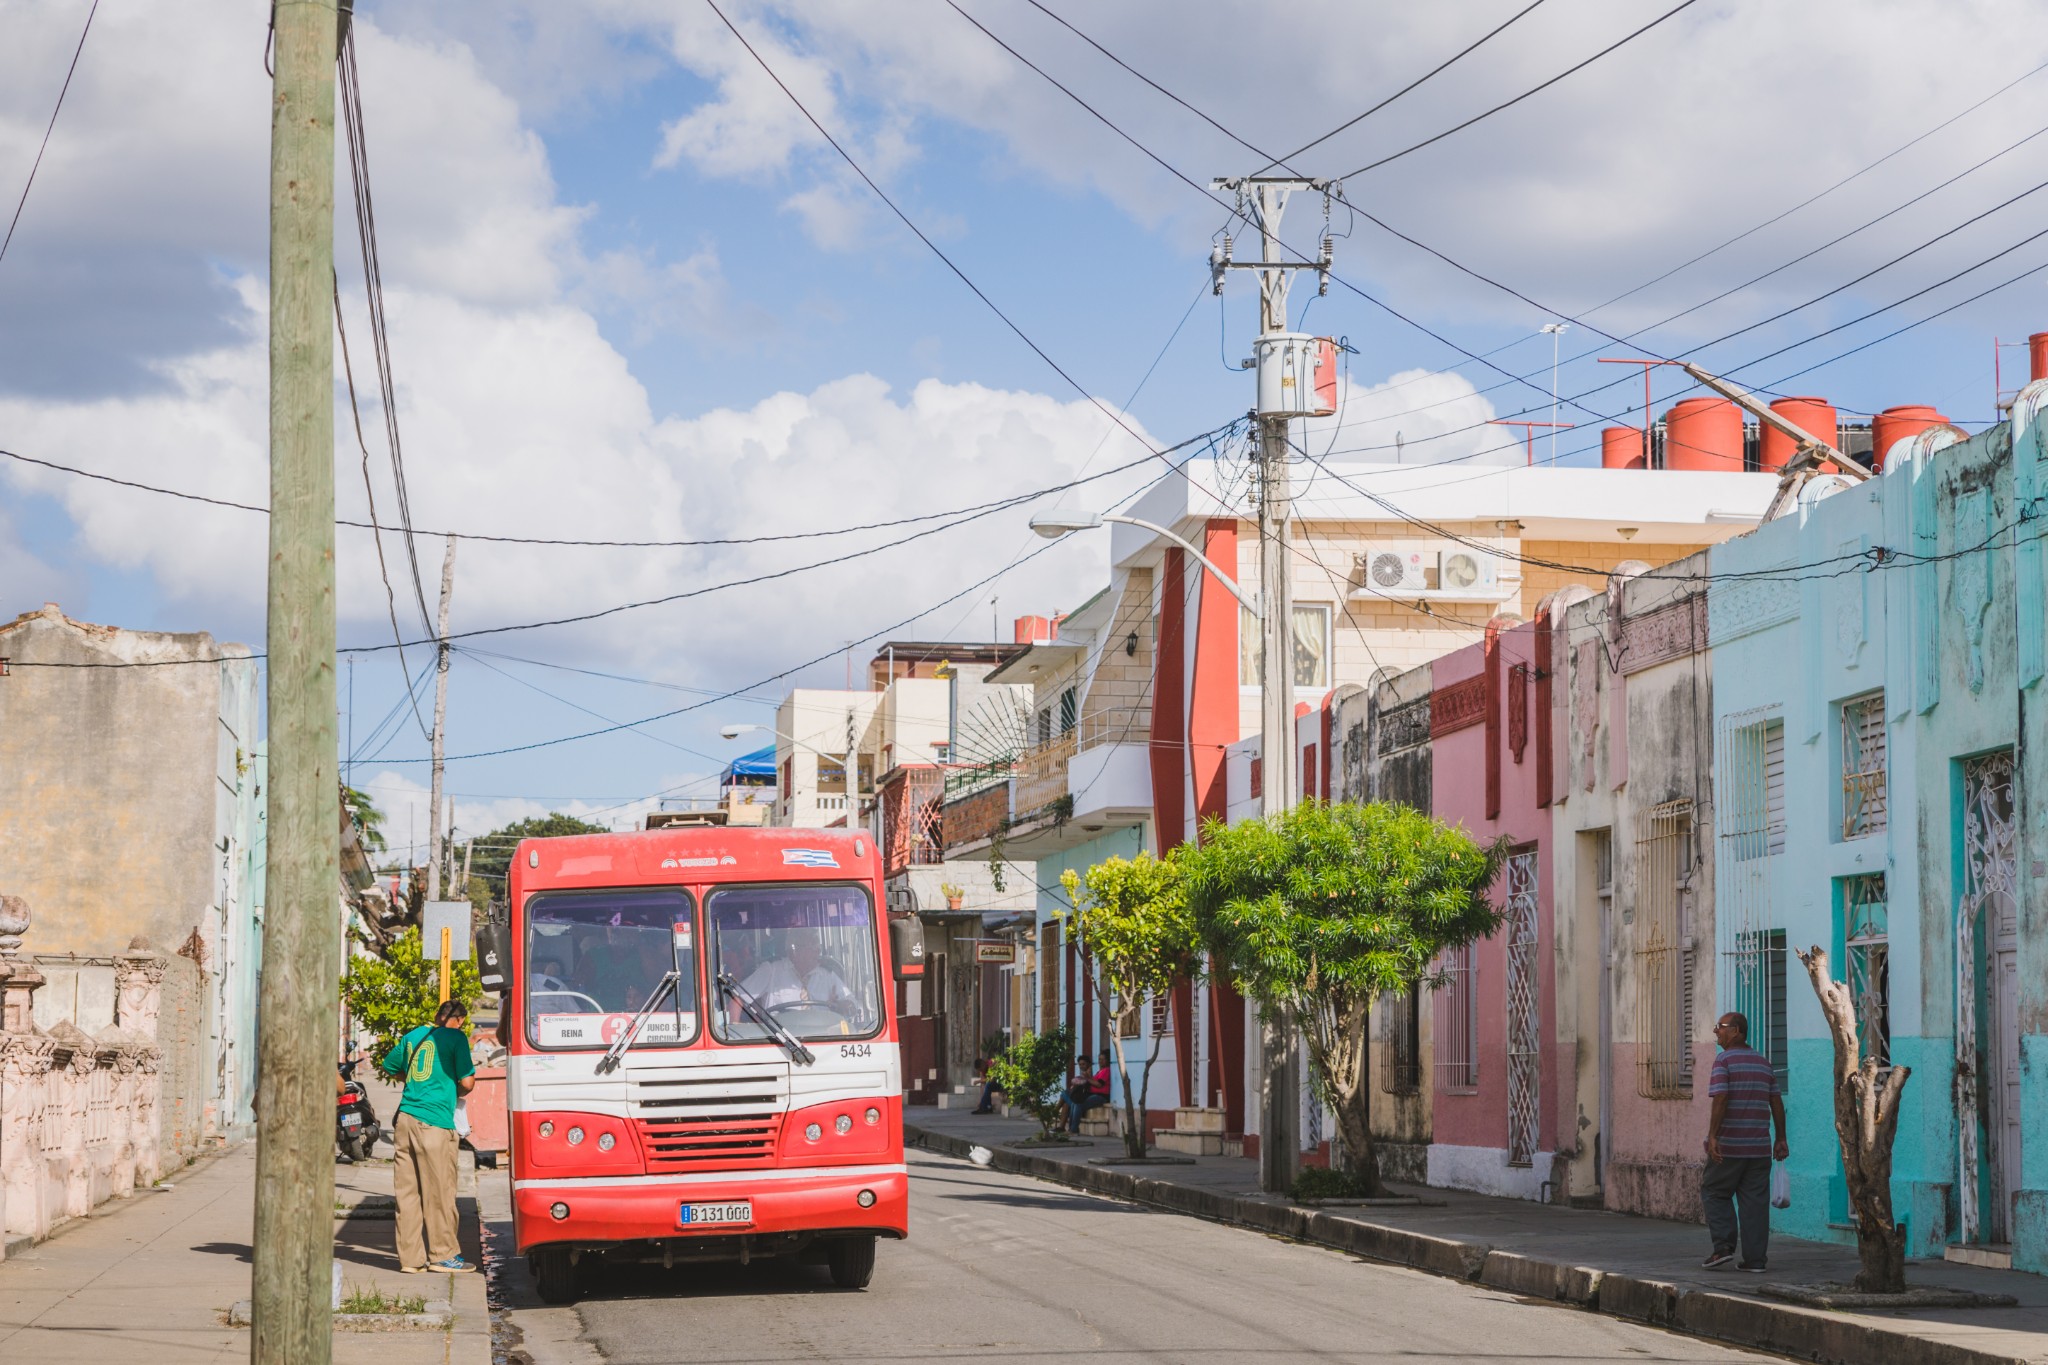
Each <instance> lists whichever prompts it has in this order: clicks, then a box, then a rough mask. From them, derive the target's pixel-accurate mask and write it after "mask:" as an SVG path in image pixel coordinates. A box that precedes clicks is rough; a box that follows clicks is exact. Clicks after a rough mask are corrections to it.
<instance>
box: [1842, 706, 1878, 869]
mask: <svg viewBox="0 0 2048 1365" xmlns="http://www.w3.org/2000/svg"><path fill="white" fill-rule="evenodd" d="M1884 774H1885V720H1884V693H1882V692H1872V693H1870V694H1868V695H1866V696H1861V697H1857V698H1856V699H1855V700H1853V701H1847V702H1844V703H1843V704H1842V837H1843V838H1844V839H1860V838H1862V837H1863V836H1864V835H1866V834H1878V833H1881V832H1882V831H1883V830H1884V827H1885V784H1884Z"/></svg>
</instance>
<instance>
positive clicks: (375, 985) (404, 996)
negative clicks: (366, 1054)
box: [341, 929, 484, 1058]
mask: <svg viewBox="0 0 2048 1365" xmlns="http://www.w3.org/2000/svg"><path fill="white" fill-rule="evenodd" d="M448 989H449V992H450V994H451V995H452V997H453V998H455V999H457V1000H460V1001H463V1002H464V1003H465V1004H467V1005H469V1006H470V1008H472V1009H474V1008H475V1007H476V1005H477V1002H478V1001H480V1000H482V999H483V993H484V992H483V985H482V983H481V982H480V981H478V980H477V974H476V963H474V962H457V963H455V964H453V967H452V969H451V972H450V977H449V987H448ZM341 998H342V1001H343V1003H344V1004H346V1005H347V1006H348V1008H349V1013H350V1014H352V1015H353V1016H354V1017H355V1021H356V1024H357V1026H358V1027H360V1028H366V1029H368V1030H370V1032H371V1033H373V1034H374V1035H376V1039H377V1045H376V1048H375V1049H374V1050H373V1052H372V1053H371V1055H372V1056H373V1057H378V1058H381V1057H383V1055H384V1054H385V1053H386V1052H389V1051H390V1050H391V1048H392V1047H393V1045H395V1044H396V1043H397V1042H398V1040H399V1039H400V1038H403V1037H404V1036H405V1035H406V1033H407V1032H408V1031H409V1030H412V1029H415V1028H418V1027H419V1026H420V1025H421V1024H431V1023H433V1022H434V1011H435V1010H436V1009H439V1008H440V1005H441V964H440V963H438V962H430V961H428V960H427V959H426V957H425V956H424V955H423V954H422V953H421V950H420V931H419V930H418V929H408V930H406V931H405V932H404V933H402V934H400V935H399V936H398V937H397V938H395V939H393V940H392V941H391V946H390V947H389V948H387V949H386V950H385V952H384V956H383V957H382V958H381V959H380V958H374V957H358V958H351V959H350V960H349V973H348V975H347V976H345V977H343V978H342V980H341Z"/></svg>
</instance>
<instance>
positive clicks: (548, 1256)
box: [533, 1247, 578, 1303]
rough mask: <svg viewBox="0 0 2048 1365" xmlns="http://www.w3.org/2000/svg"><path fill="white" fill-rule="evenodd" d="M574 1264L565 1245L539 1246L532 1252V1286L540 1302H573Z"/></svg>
mask: <svg viewBox="0 0 2048 1365" xmlns="http://www.w3.org/2000/svg"><path fill="white" fill-rule="evenodd" d="M577 1279H578V1276H577V1274H576V1265H575V1263H574V1262H573V1261H572V1260H570V1256H569V1248H567V1247H539V1248H536V1249H535V1250H534V1252H533V1287H534V1289H535V1291H536V1292H537V1293H539V1295H540V1298H541V1302H542V1303H574V1302H576V1291H577V1287H578V1286H577Z"/></svg>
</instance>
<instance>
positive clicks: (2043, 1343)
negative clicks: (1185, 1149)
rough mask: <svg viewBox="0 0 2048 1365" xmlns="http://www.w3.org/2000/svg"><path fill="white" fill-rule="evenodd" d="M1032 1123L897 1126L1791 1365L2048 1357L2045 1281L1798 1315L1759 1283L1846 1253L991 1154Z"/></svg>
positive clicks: (916, 1118) (1238, 1174)
mask: <svg viewBox="0 0 2048 1365" xmlns="http://www.w3.org/2000/svg"><path fill="white" fill-rule="evenodd" d="M1037 1129H1038V1126H1037V1124H1035V1123H1034V1122H1032V1121H1031V1120H1029V1119H1026V1118H1022V1117H1017V1118H1002V1117H993V1116H977V1115H974V1114H971V1113H969V1112H967V1111H965V1110H947V1109H924V1108H919V1109H915V1110H911V1111H908V1112H906V1114H905V1125H904V1131H905V1140H906V1141H907V1142H909V1143H910V1144H912V1145H916V1146H922V1147H925V1148H926V1149H927V1150H930V1151H935V1152H942V1153H946V1154H948V1155H953V1156H964V1155H966V1153H967V1150H968V1148H969V1147H970V1146H973V1145H981V1146H985V1147H987V1148H989V1149H990V1150H991V1151H992V1152H993V1153H994V1158H993V1162H992V1165H993V1167H994V1169H996V1170H1001V1171H1011V1172H1015V1173H1017V1174H1022V1175H1031V1176H1036V1177H1038V1178H1040V1179H1045V1180H1053V1181H1058V1182H1060V1183H1062V1184H1066V1185H1073V1186H1078V1187H1080V1188H1083V1189H1087V1190H1090V1191H1092V1192H1094V1193H1097V1194H1105V1195H1110V1196H1113V1197H1116V1198H1121V1199H1129V1200H1133V1201H1135V1202H1137V1203H1142V1204H1150V1205H1153V1206H1155V1207H1158V1208H1162V1209H1167V1210H1170V1211H1173V1212H1176V1213H1186V1214H1192V1215H1195V1216H1196V1217H1202V1218H1210V1219H1214V1220H1217V1221H1219V1222H1226V1223H1236V1224H1240V1225H1242V1226H1246V1227H1250V1228H1255V1229H1258V1230H1260V1231H1264V1232H1270V1233H1276V1234H1279V1235H1281V1236H1286V1237H1293V1238H1296V1239H1299V1240H1301V1241H1306V1242H1315V1243H1319V1244H1322V1245H1325V1246H1331V1247H1335V1248H1337V1249H1339V1250H1344V1251H1350V1252H1355V1253H1357V1254H1359V1255H1361V1256H1364V1257H1367V1258H1369V1259H1372V1260H1377V1261H1388V1262H1392V1263H1394V1264H1399V1265H1406V1266H1411V1267H1413V1268H1414V1269H1417V1270H1425V1271H1429V1272H1431V1273H1433V1274H1439V1275H1447V1276H1450V1277H1452V1278H1456V1279H1464V1280H1475V1281H1477V1282H1479V1283H1481V1284H1484V1285H1486V1286H1488V1287H1490V1288H1494V1289H1499V1290H1505V1291H1507V1292H1510V1293H1515V1294H1520V1295H1525V1296H1527V1297H1531V1298H1539V1299H1547V1300H1556V1301H1560V1302H1563V1303H1566V1304H1571V1305H1575V1306H1578V1307H1582V1308H1587V1309H1591V1310H1593V1311H1596V1312H1601V1313H1609V1314H1613V1315H1615V1316H1617V1317H1623V1318H1629V1319H1633V1320H1635V1321H1639V1322H1646V1323H1649V1324H1651V1325H1653V1326H1659V1327H1667V1328H1670V1329H1672V1330H1675V1331H1680V1332H1686V1333H1689V1334H1691V1335H1694V1336H1701V1337H1708V1338H1712V1339H1714V1340H1717V1341H1723V1342H1727V1343H1729V1344H1732V1345H1737V1346H1745V1347H1750V1348H1753V1349H1757V1350H1765V1351H1774V1352H1778V1353H1781V1354H1784V1355H1789V1356H1793V1357H1796V1358H1798V1359H1801V1360H1816V1361H1828V1362H1839V1363H1840V1365H1866V1362H1871V1361H1883V1362H1885V1365H2015V1363H2016V1362H2041V1361H2048V1279H2044V1278H2043V1277H2040V1276H2035V1275H2027V1274H2021V1273H2018V1272H2014V1271H2002V1270H1985V1269H1980V1268H1977V1267H1974V1266H1962V1265H1951V1264H1949V1263H1948V1262H1945V1261H1914V1262H1909V1263H1908V1266H1907V1279H1908V1280H1909V1281H1910V1282H1911V1283H1912V1284H1915V1285H1928V1286H1939V1287H1944V1288H1958V1289H1969V1290H1975V1291H1977V1292H1980V1293H1990V1294H2009V1295H2011V1296H2013V1297H2014V1298H2016V1299H2018V1300H2019V1306H2018V1307H2015V1308H1943V1309H1922V1310H1916V1311H1914V1312H1912V1313H1910V1314H1907V1313H1900V1312H1893V1311H1882V1312H1855V1311H1826V1310H1821V1309H1811V1308H1803V1307H1798V1306H1795V1305H1793V1304H1789V1303H1783V1302H1779V1301H1777V1300H1773V1299H1768V1298H1764V1297H1761V1296H1759V1295H1758V1294H1757V1292H1756V1290H1757V1287H1758V1286H1759V1284H1761V1283H1769V1282H1779V1283H1784V1284H1799V1285H1805V1284H1817V1283H1821V1282H1826V1281H1834V1282H1847V1281H1849V1280H1850V1279H1852V1278H1854V1276H1855V1274H1856V1254H1855V1250H1854V1248H1851V1247H1840V1246H1833V1245H1829V1244H1825V1243H1819V1242H1806V1241H1801V1240H1799V1239H1797V1238H1792V1237H1773V1238H1772V1239H1771V1270H1770V1272H1769V1273H1768V1274H1765V1275H1760V1276H1758V1275H1738V1274H1735V1273H1733V1272H1714V1271H1707V1270H1702V1269H1701V1268H1700V1261H1701V1259H1702V1258H1703V1257H1704V1256H1705V1255H1706V1250H1707V1242H1706V1230H1705V1229H1704V1228H1703V1227H1699V1226H1696V1225H1693V1224H1689V1223H1673V1222H1667V1221H1664V1220H1661V1219H1653V1218H1636V1217H1631V1216H1629V1215H1626V1214H1619V1213H1606V1212H1601V1211H1596V1210H1580V1209H1567V1208H1558V1207H1555V1206H1552V1205H1544V1204H1532V1203H1528V1202H1526V1201H1522V1200H1515V1199H1496V1198H1493V1197H1490V1196H1487V1195H1478V1194H1467V1193H1464V1192H1462V1191H1458V1190H1437V1189H1422V1188H1419V1187H1396V1189H1397V1193H1400V1194H1408V1195H1415V1196H1419V1197H1421V1198H1423V1199H1426V1200H1428V1201H1429V1202H1430V1204H1431V1206H1430V1207H1415V1206H1401V1207H1392V1208H1387V1207H1375V1208H1369V1209H1368V1208H1356V1207H1350V1208H1347V1207H1338V1206H1330V1207H1323V1208H1314V1207H1310V1206H1305V1205H1296V1204H1293V1203H1292V1202H1291V1201H1289V1200H1287V1199H1285V1198H1278V1197H1273V1196H1267V1195H1263V1194H1260V1193H1259V1192H1258V1183H1259V1179H1258V1163H1257V1162H1256V1161H1251V1160H1247V1159H1244V1158H1241V1157H1202V1158H1197V1159H1196V1160H1194V1162H1193V1163H1192V1164H1188V1165H1178V1164H1176V1165H1149V1164H1148V1165H1114V1164H1097V1163H1100V1162H1102V1161H1103V1160H1104V1159H1109V1160H1111V1161H1114V1160H1115V1159H1117V1158H1121V1157H1122V1156H1123V1144H1122V1142H1121V1141H1119V1140H1117V1139H1113V1138H1112V1139H1101V1138H1098V1139H1094V1140H1093V1145H1092V1146H1085V1147H1082V1146H1077V1147H1075V1148H1074V1149H1073V1150H1071V1151H1061V1150H1058V1149H1047V1148H1025V1149H1022V1150H1019V1149H1014V1148H1009V1147H1006V1146H1004V1145H1003V1144H1005V1143H1009V1142H1014V1141H1017V1140H1018V1139H1021V1138H1025V1137H1029V1136H1031V1135H1032V1134H1034V1133H1036V1132H1037Z"/></svg>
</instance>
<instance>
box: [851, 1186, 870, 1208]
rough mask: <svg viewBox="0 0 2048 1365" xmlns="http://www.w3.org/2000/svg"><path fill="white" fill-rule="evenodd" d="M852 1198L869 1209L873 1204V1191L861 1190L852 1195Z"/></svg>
mask: <svg viewBox="0 0 2048 1365" xmlns="http://www.w3.org/2000/svg"><path fill="white" fill-rule="evenodd" d="M854 1199H855V1201H856V1202H857V1203H859V1205H860V1206H861V1207H862V1208H864V1209H871V1208H873V1207H874V1206H875V1192H874V1191H873V1190H862V1191H861V1192H860V1193H859V1194H857V1195H855V1196H854Z"/></svg>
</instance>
